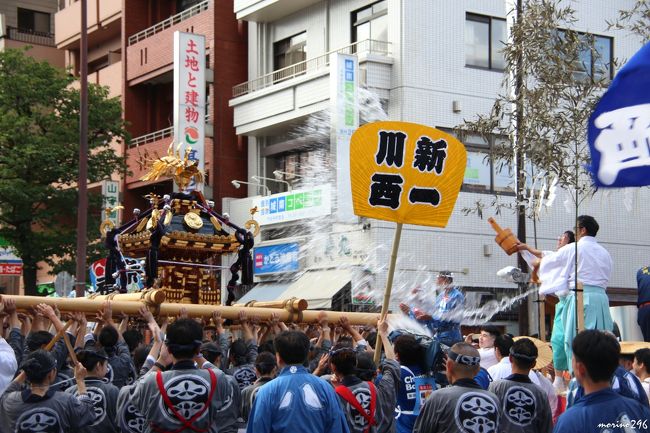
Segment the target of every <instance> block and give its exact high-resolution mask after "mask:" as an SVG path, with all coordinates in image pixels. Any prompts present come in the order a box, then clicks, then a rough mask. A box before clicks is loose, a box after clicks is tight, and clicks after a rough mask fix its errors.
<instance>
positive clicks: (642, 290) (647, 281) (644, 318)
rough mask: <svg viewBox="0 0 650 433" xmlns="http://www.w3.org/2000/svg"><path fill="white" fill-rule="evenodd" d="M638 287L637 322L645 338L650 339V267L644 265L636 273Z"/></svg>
mask: <svg viewBox="0 0 650 433" xmlns="http://www.w3.org/2000/svg"><path fill="white" fill-rule="evenodd" d="M636 284H637V288H638V290H639V291H638V294H637V300H636V306H637V308H638V311H637V315H636V323H638V324H639V328H641V333H643V340H644V341H650V308H648V307H650V268H648V266H644V267H642V268H641V269H639V270H638V271H637V273H636Z"/></svg>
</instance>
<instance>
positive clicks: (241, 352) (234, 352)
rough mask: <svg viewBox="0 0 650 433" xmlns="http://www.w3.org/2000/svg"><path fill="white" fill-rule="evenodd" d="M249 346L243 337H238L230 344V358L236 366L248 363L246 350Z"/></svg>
mask: <svg viewBox="0 0 650 433" xmlns="http://www.w3.org/2000/svg"><path fill="white" fill-rule="evenodd" d="M247 351H248V348H247V346H246V343H245V342H244V340H243V339H241V338H238V339H236V340H235V341H233V342H232V344H231V345H230V358H231V359H232V363H233V364H234V365H235V367H237V366H239V365H242V364H246V352H247Z"/></svg>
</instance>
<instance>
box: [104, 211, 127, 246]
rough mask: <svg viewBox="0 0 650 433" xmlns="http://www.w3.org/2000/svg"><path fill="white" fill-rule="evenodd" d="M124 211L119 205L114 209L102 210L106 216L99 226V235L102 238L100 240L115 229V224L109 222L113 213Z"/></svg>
mask: <svg viewBox="0 0 650 433" xmlns="http://www.w3.org/2000/svg"><path fill="white" fill-rule="evenodd" d="M120 209H124V206H122V205H119V206H115V207H106V208H104V213H105V214H106V219H105V220H104V221H102V223H101V224H100V225H99V233H100V234H101V236H102V239H103V238H105V237H106V233H108V232H109V231H110V230H113V229H114V228H115V224H114V223H113V221H111V220H110V216H111V214H112V213H113V212H115V211H118V210H120Z"/></svg>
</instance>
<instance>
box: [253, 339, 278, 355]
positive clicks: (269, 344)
mask: <svg viewBox="0 0 650 433" xmlns="http://www.w3.org/2000/svg"><path fill="white" fill-rule="evenodd" d="M257 350H258V352H259V353H262V352H271V353H272V354H274V355H275V346H274V345H273V340H266V341H265V342H264V343H262V344H260V345H259V347H258V348H257Z"/></svg>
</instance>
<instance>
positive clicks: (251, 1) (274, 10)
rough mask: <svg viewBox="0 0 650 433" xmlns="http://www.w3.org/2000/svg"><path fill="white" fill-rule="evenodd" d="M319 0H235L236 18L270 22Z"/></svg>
mask: <svg viewBox="0 0 650 433" xmlns="http://www.w3.org/2000/svg"><path fill="white" fill-rule="evenodd" d="M320 1H321V0H235V4H234V10H235V14H237V19H238V20H244V21H255V22H270V21H275V20H278V19H280V18H282V17H286V16H289V15H291V14H292V13H294V12H298V11H299V10H302V9H304V8H306V7H309V6H311V5H314V4H316V3H319V2H320Z"/></svg>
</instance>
